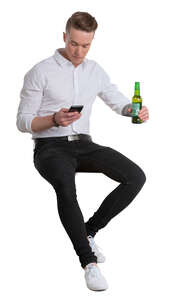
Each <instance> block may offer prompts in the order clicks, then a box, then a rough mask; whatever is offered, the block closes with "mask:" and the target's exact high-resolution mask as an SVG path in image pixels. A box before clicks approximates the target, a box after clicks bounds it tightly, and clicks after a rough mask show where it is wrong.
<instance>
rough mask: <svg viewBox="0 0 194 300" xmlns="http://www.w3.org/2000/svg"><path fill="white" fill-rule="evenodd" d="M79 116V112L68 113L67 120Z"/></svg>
mask: <svg viewBox="0 0 194 300" xmlns="http://www.w3.org/2000/svg"><path fill="white" fill-rule="evenodd" d="M77 115H78V112H77V111H75V112H69V113H66V117H67V118H71V117H73V116H77Z"/></svg>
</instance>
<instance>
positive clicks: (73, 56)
mask: <svg viewBox="0 0 194 300" xmlns="http://www.w3.org/2000/svg"><path fill="white" fill-rule="evenodd" d="M73 57H75V58H79V59H80V58H81V57H78V56H73Z"/></svg>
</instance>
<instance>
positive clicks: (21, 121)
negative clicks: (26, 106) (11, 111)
mask: <svg viewBox="0 0 194 300" xmlns="http://www.w3.org/2000/svg"><path fill="white" fill-rule="evenodd" d="M35 117H36V116H35V115H31V114H22V115H21V114H19V115H18V117H17V128H18V130H19V131H21V132H28V133H34V131H32V128H31V125H32V120H33V119H34V118H35Z"/></svg>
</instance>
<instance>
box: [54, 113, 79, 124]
mask: <svg viewBox="0 0 194 300" xmlns="http://www.w3.org/2000/svg"><path fill="white" fill-rule="evenodd" d="M68 111H69V109H68V108H61V109H60V110H59V111H58V112H57V113H56V114H55V121H56V122H57V124H58V125H60V126H63V127H66V126H68V125H69V124H71V123H73V122H74V121H76V120H78V119H79V118H80V117H81V113H79V112H77V111H73V112H68Z"/></svg>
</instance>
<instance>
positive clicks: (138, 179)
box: [126, 167, 146, 186]
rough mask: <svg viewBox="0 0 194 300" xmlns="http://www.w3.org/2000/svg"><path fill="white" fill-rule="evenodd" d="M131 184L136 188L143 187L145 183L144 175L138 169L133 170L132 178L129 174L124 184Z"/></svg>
mask: <svg viewBox="0 0 194 300" xmlns="http://www.w3.org/2000/svg"><path fill="white" fill-rule="evenodd" d="M132 182H134V183H135V184H136V185H138V186H143V185H144V183H145V182H146V175H145V173H144V171H143V170H142V169H141V168H140V167H137V168H135V170H134V174H133V176H131V174H130V176H129V178H128V179H127V182H126V184H130V183H132Z"/></svg>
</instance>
